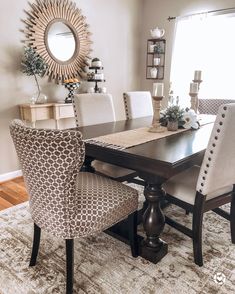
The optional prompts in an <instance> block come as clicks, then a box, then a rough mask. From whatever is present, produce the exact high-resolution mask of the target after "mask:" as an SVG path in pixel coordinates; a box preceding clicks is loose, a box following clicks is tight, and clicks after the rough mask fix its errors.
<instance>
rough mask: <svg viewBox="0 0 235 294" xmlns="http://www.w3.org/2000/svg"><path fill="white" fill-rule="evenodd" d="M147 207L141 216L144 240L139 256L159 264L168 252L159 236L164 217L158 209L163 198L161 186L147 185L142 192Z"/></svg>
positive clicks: (165, 244) (166, 246)
mask: <svg viewBox="0 0 235 294" xmlns="http://www.w3.org/2000/svg"><path fill="white" fill-rule="evenodd" d="M144 195H145V198H146V200H147V202H148V207H147V209H146V210H145V212H144V214H143V227H144V230H145V233H146V238H145V239H144V240H143V241H142V244H141V250H140V252H141V253H140V255H141V256H142V257H143V258H145V259H147V260H149V261H151V262H153V263H157V262H159V261H160V260H161V259H162V258H163V257H164V256H165V255H166V254H167V251H168V245H167V243H166V242H164V241H162V240H161V239H160V238H159V236H160V234H161V233H162V231H163V228H164V225H165V217H164V214H163V212H162V210H161V207H160V202H161V200H162V198H163V196H162V192H161V184H160V183H158V184H156V183H148V182H147V184H146V186H145V190H144Z"/></svg>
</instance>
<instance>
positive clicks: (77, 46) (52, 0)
mask: <svg viewBox="0 0 235 294" xmlns="http://www.w3.org/2000/svg"><path fill="white" fill-rule="evenodd" d="M29 5H30V8H31V9H30V10H29V11H25V12H26V14H27V18H26V19H25V20H23V22H24V23H25V25H26V29H25V30H23V32H24V33H25V36H26V39H25V40H24V41H23V42H24V43H25V44H26V45H27V46H30V47H32V48H34V49H35V51H36V52H37V53H38V54H40V55H41V56H42V57H43V58H44V60H45V61H46V63H47V64H48V69H47V72H46V74H47V75H48V76H49V80H54V81H55V82H56V83H61V82H63V81H64V80H65V79H70V78H75V77H79V76H80V77H82V76H83V74H84V68H85V66H86V65H87V61H88V59H89V54H90V52H91V43H92V42H91V40H90V35H91V33H90V32H89V31H88V24H87V23H86V21H85V20H86V18H85V17H84V16H83V15H82V14H81V10H80V9H78V8H76V4H75V3H74V2H71V1H69V0H36V1H35V3H29Z"/></svg>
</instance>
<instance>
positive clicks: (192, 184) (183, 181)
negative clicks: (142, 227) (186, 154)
mask: <svg viewBox="0 0 235 294" xmlns="http://www.w3.org/2000/svg"><path fill="white" fill-rule="evenodd" d="M234 126H235V103H233V104H226V105H222V106H220V108H219V112H218V114H217V117H216V121H215V123H214V127H213V130H212V133H211V137H210V140H209V143H208V146H207V149H206V152H205V155H204V159H203V162H202V165H201V167H199V166H193V167H191V168H189V169H187V170H185V171H183V172H181V173H179V174H176V175H175V176H173V177H172V178H170V179H169V180H167V181H166V182H165V183H164V184H163V185H162V189H163V191H164V192H165V196H166V199H167V200H168V201H169V202H171V203H173V204H175V205H178V206H180V207H182V208H183V209H186V210H187V211H189V212H191V213H192V216H193V219H192V230H191V229H189V228H186V227H184V226H183V225H181V224H179V223H177V222H176V221H174V220H172V219H170V218H169V217H166V223H168V224H169V225H171V226H172V227H174V228H176V229H177V230H179V231H181V232H182V233H184V234H186V235H187V236H188V237H190V238H192V240H193V252H194V261H195V263H196V264H197V265H199V266H202V265H203V258H202V221H203V214H204V213H205V212H207V211H209V210H212V211H214V212H215V213H217V214H219V215H220V216H222V217H224V218H226V219H227V220H229V221H230V227H231V239H232V243H233V244H235V188H234V187H235V185H234V184H235V168H234V166H235V131H234ZM226 203H231V209H230V213H227V212H225V211H224V210H222V209H221V208H219V207H220V206H221V205H224V204H226ZM218 238H219V236H218Z"/></svg>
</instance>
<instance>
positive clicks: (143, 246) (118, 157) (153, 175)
mask: <svg viewBox="0 0 235 294" xmlns="http://www.w3.org/2000/svg"><path fill="white" fill-rule="evenodd" d="M206 117H207V116H204V118H206ZM210 117H211V116H210ZM213 121H214V119H209V120H208V123H206V124H204V125H203V126H201V127H200V128H199V129H197V130H192V129H189V130H186V131H183V132H172V134H171V135H170V136H166V137H162V138H160V139H156V140H152V141H149V142H146V143H142V144H138V145H135V146H132V147H129V148H112V146H108V145H107V146H105V144H95V143H92V140H91V139H92V138H99V137H100V136H104V135H108V134H114V133H120V132H125V131H128V130H136V129H139V128H143V127H150V126H151V124H152V117H142V118H136V119H129V120H121V121H115V122H109V123H105V124H97V125H90V126H84V127H79V128H77V130H79V131H80V132H81V133H82V135H83V139H84V142H85V154H86V157H85V162H84V168H85V170H86V171H91V172H94V169H93V167H92V165H91V163H92V161H93V160H95V159H96V160H100V161H103V162H107V163H110V164H114V165H117V166H120V167H124V168H128V169H131V170H134V171H136V172H137V173H138V176H139V178H141V179H142V180H143V181H144V196H145V199H146V203H147V205H146V209H145V210H144V213H143V217H142V221H143V229H144V235H145V236H144V238H142V241H141V243H140V248H139V249H140V250H139V255H140V256H142V257H143V258H145V259H147V260H149V261H151V262H153V263H158V262H159V261H160V260H161V259H162V258H163V257H164V256H165V255H166V254H167V252H168V245H167V243H166V242H165V241H164V240H162V239H161V233H162V231H163V229H164V225H165V217H164V213H163V211H162V208H161V203H162V201H163V200H164V194H163V192H162V189H161V186H162V184H163V183H164V182H165V181H166V180H167V179H169V178H170V177H172V176H173V175H175V174H177V173H179V172H181V171H184V170H185V169H187V168H189V167H191V166H193V165H195V164H198V165H200V164H201V161H202V159H203V155H204V152H205V149H206V147H207V144H208V141H209V138H210V134H211V131H212V128H213Z"/></svg>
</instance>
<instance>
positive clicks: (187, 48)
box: [171, 13, 235, 106]
mask: <svg viewBox="0 0 235 294" xmlns="http://www.w3.org/2000/svg"><path fill="white" fill-rule="evenodd" d="M234 35H235V14H234V13H230V14H223V15H214V16H213V15H210V14H199V15H194V16H189V17H182V18H179V19H177V23H176V33H175V44H174V48H173V56H172V67H171V81H172V89H173V90H174V94H175V95H178V96H179V97H180V102H179V103H180V104H181V105H182V106H188V105H189V104H190V97H189V86H190V83H191V82H192V80H193V78H194V71H195V70H202V80H203V82H202V83H201V86H200V92H199V98H206V99H209V98H212V99H213V98H215V99H233V98H234V99H235V37H234Z"/></svg>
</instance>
